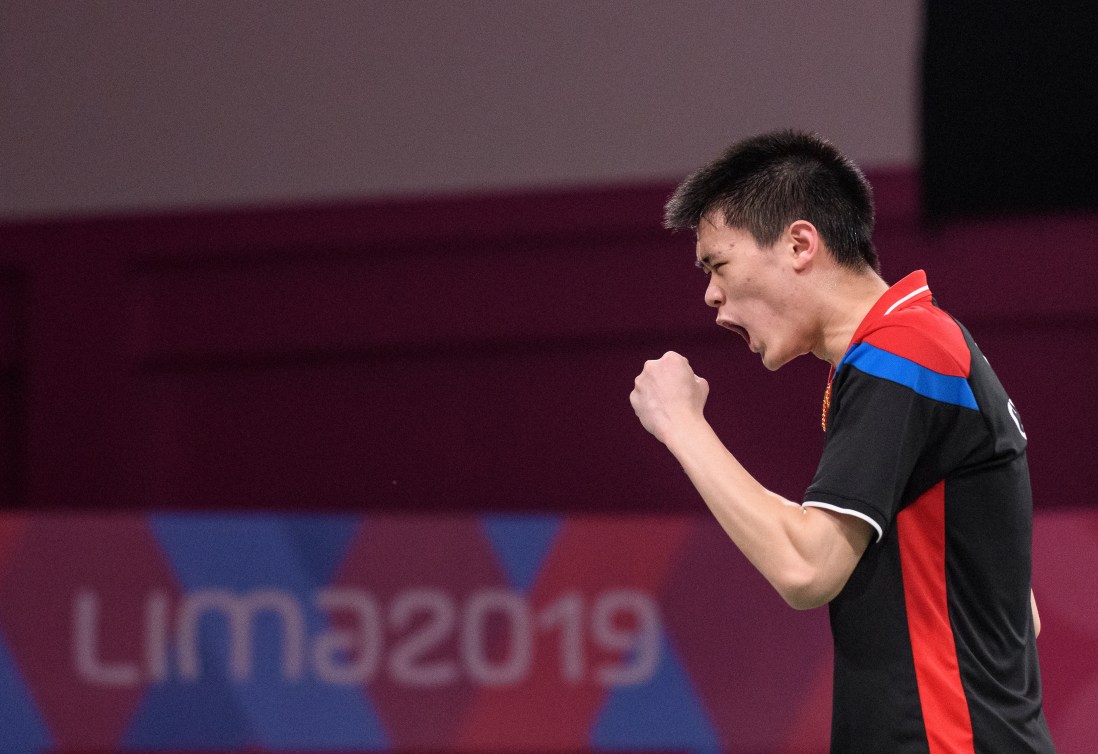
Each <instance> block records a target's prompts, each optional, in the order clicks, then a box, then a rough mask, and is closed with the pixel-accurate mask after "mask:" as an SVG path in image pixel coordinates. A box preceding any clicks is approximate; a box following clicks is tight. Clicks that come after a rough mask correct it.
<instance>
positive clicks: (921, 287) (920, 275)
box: [850, 270, 933, 344]
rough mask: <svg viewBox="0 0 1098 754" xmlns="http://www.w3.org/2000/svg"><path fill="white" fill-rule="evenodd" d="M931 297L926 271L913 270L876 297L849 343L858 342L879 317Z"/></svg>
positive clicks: (929, 299)
mask: <svg viewBox="0 0 1098 754" xmlns="http://www.w3.org/2000/svg"><path fill="white" fill-rule="evenodd" d="M932 297H933V296H932V294H931V292H930V287H929V286H928V285H927V283H926V273H925V272H923V271H922V270H915V272H912V273H911V274H910V275H908V276H907V277H905V278H904V279H903V280H900V281H899V282H898V283H896V284H895V285H893V286H892V287H891V288H889V289H888V290H887V291H885V292H884V293H883V294H881V297H880V298H879V299H877V303H875V304H874V305H873V308H872V309H870V310H869V313H868V314H866V315H865V319H863V320H862V322H861V324H860V325H858V329H857V330H855V331H854V337H853V338H851V339H850V343H851V344H854V343H860V342H861V340H862V338H863V337H864V336H865V334H866V333H867V332H868V331H869V330H870V329H871V328H872V327H873V326H874V325H875V324H877V322H878V321H879V320H880V319H881V318H883V317H885V316H887V315H889V314H891V313H892V312H894V311H896V310H897V309H905V308H907V307H909V306H912V305H914V304H917V303H922V302H929V301H931V299H932Z"/></svg>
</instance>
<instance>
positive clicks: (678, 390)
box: [630, 353, 872, 609]
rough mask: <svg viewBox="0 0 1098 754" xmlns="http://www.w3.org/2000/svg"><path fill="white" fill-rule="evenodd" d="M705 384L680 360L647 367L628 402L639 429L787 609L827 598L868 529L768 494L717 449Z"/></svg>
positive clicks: (858, 555)
mask: <svg viewBox="0 0 1098 754" xmlns="http://www.w3.org/2000/svg"><path fill="white" fill-rule="evenodd" d="M707 396H708V385H707V384H706V383H705V380H702V379H700V378H698V377H696V376H695V375H694V373H693V371H692V370H691V369H690V366H689V364H688V363H687V361H686V359H684V358H683V357H681V356H679V355H678V354H674V353H668V354H665V355H664V356H663V358H661V359H659V360H658V361H650V362H648V363H647V364H646V365H645V369H644V371H643V372H642V373H641V375H640V376H639V377H638V378H637V382H636V387H635V389H634V391H633V394H632V395H631V396H630V400H631V402H632V404H633V408H634V410H635V411H636V412H637V416H638V417H639V418H640V419H641V423H642V424H644V426H645V428H646V429H648V431H649V432H651V433H652V434H653V435H655V436H656V437H657V438H658V439H660V440H661V441H662V442H663V443H664V444H665V445H666V446H667V448H668V449H669V450H670V451H671V453H672V454H673V455H674V456H675V457H676V458H677V459H678V461H679V462H680V463H681V464H682V467H683V469H684V470H685V471H686V473H687V475H688V476H689V477H690V480H691V481H692V482H693V483H694V486H695V487H696V488H697V490H698V492H699V493H700V494H701V496H702V499H703V500H705V503H706V505H708V506H709V509H710V510H711V511H712V512H713V515H714V516H715V517H716V518H717V521H718V522H719V523H720V525H721V527H722V528H723V529H724V530H725V532H726V533H727V534H728V536H729V537H730V538H731V539H732V541H733V542H734V543H735V544H736V546H737V547H739V549H740V550H741V551H742V552H743V553H744V555H745V556H746V557H747V559H748V560H749V561H751V563H752V564H753V565H754V566H755V567H756V568H757V569H758V570H759V571H760V572H761V573H762V575H763V576H764V577H765V578H766V579H767V581H769V582H770V583H771V585H773V586H774V588H775V589H776V590H777V591H778V593H779V594H781V596H782V597H783V599H785V600H786V602H788V603H789V604H790V605H792V606H793V607H796V608H798V609H806V608H811V607H817V606H819V605H823V604H825V603H827V602H829V601H830V600H831V599H833V598H834V597H835V596H836V595H837V594H838V593H839V592H840V591H841V590H842V588H843V586H844V585H845V584H846V581H847V579H848V578H849V577H850V574H851V572H852V571H853V570H854V567H855V566H856V565H857V563H858V560H859V558H861V556H862V553H863V552H865V549H866V547H867V546H868V544H869V540H870V537H871V534H872V529H871V527H870V526H869V524H868V523H866V522H865V521H862V520H861V519H858V518H856V517H853V516H844V515H842V514H838V513H833V512H831V511H827V510H823V509H819V508H803V507H801V506H800V505H797V504H795V503H792V502H790V501H788V500H785V499H784V498H782V497H781V496H779V495H777V494H775V493H773V492H771V491H769V490H767V489H766V488H765V487H763V486H762V485H761V484H759V483H758V481H756V480H755V479H754V477H752V476H751V475H750V474H749V473H748V472H747V470H746V469H744V468H743V466H742V465H741V464H740V463H739V461H738V460H736V458H735V457H734V456H733V455H732V454H731V453H730V452H729V451H728V449H727V448H726V447H725V446H724V445H723V444H722V443H721V441H720V439H719V438H718V437H717V436H716V434H715V433H714V432H713V429H712V428H711V427H710V426H709V424H708V422H706V421H705V419H704V417H703V416H702V409H703V408H704V405H705V400H706V397H707Z"/></svg>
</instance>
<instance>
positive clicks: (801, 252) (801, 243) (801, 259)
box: [787, 220, 823, 272]
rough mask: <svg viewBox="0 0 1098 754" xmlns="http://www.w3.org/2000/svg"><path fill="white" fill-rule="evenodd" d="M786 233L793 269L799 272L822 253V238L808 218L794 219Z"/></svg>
mask: <svg viewBox="0 0 1098 754" xmlns="http://www.w3.org/2000/svg"><path fill="white" fill-rule="evenodd" d="M787 233H788V234H789V236H788V237H789V241H790V244H791V248H792V251H793V269H795V270H797V271H798V272H801V271H803V270H805V269H806V268H807V267H808V266H809V265H810V264H812V262H813V261H814V260H815V259H816V257H817V256H818V255H819V254H821V253H823V252H822V247H823V239H821V238H820V232H819V231H818V230H816V226H815V225H813V224H812V223H810V222H808V220H795V221H794V222H792V223H791V224H790V225H789V229H788V231H787Z"/></svg>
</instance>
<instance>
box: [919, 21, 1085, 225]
mask: <svg viewBox="0 0 1098 754" xmlns="http://www.w3.org/2000/svg"><path fill="white" fill-rule="evenodd" d="M1096 27H1098V6H1095V4H1094V3H1087V2H1060V3H1033V2H1025V1H1024V0H1006V1H1005V2H997V3H957V2H949V1H948V0H930V2H928V3H927V4H926V27H925V33H924V50H923V83H922V157H923V176H924V179H925V180H924V185H925V198H926V211H927V214H928V215H929V216H931V217H934V218H945V217H960V216H976V215H993V214H998V215H1002V214H1009V213H1017V212H1039V211H1043V210H1049V209H1062V208H1087V207H1091V208H1093V207H1098V173H1096V172H1095V170H1094V165H1095V164H1096V163H1098V139H1095V136H1096V134H1098V130H1096V126H1095V123H1096V116H1098V105H1096V104H1095V102H1094V97H1093V93H1094V92H1095V90H1096V89H1098V59H1096V58H1095V56H1094V55H1093V49H1092V48H1093V34H1094V29H1095V28H1096Z"/></svg>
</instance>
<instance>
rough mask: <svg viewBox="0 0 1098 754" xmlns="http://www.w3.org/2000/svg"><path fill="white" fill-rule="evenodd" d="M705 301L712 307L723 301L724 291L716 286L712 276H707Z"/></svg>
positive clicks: (716, 307) (717, 306)
mask: <svg viewBox="0 0 1098 754" xmlns="http://www.w3.org/2000/svg"><path fill="white" fill-rule="evenodd" d="M705 303H707V304H709V305H710V306H712V307H713V308H714V309H718V308H720V305H721V304H723V303H724V293H722V292H721V289H720V288H719V287H717V283H716V281H715V280H714V279H713V278H709V285H708V286H707V287H706V289H705Z"/></svg>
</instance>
